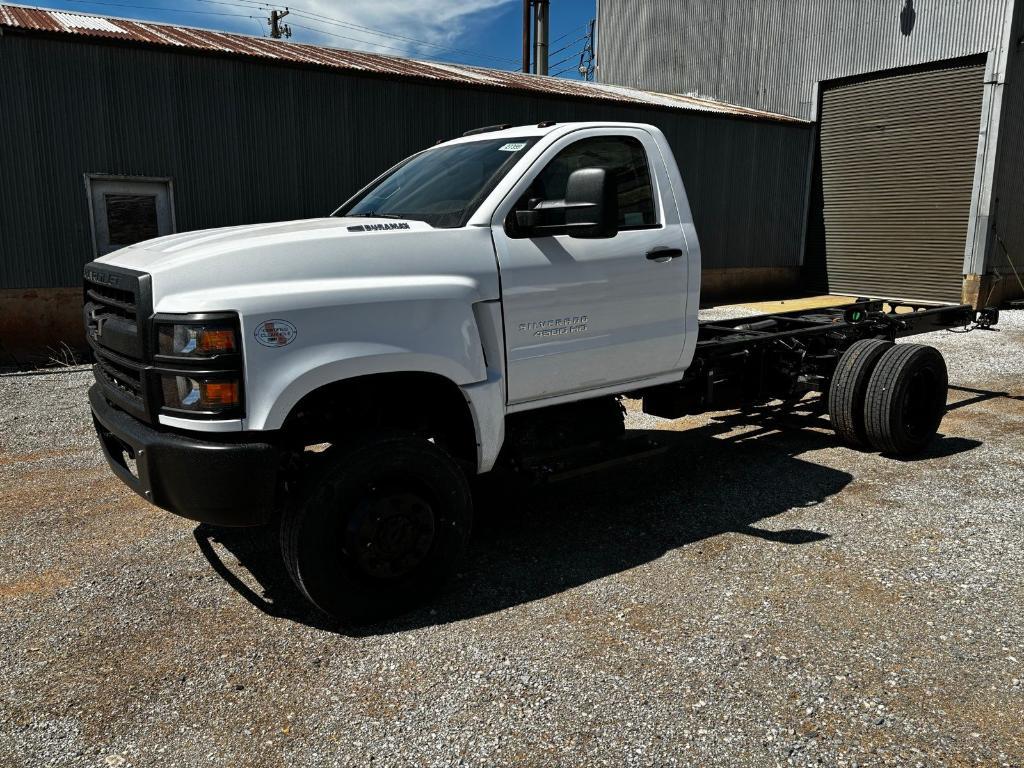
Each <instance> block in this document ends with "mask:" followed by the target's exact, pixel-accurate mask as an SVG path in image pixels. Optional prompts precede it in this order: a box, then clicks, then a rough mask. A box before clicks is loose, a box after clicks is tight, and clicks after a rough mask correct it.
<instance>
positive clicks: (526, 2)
mask: <svg viewBox="0 0 1024 768" xmlns="http://www.w3.org/2000/svg"><path fill="white" fill-rule="evenodd" d="M532 9H533V0H523V72H526V73H527V74H529V72H530V20H531V10H532Z"/></svg>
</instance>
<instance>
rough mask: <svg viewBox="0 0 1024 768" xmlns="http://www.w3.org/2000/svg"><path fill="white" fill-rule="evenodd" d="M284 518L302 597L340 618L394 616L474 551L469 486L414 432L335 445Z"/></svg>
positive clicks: (287, 551)
mask: <svg viewBox="0 0 1024 768" xmlns="http://www.w3.org/2000/svg"><path fill="white" fill-rule="evenodd" d="M331 451H332V453H333V455H331V456H329V457H326V458H325V466H324V467H323V469H322V471H321V472H320V473H319V475H318V479H317V480H316V482H315V483H314V484H313V485H312V487H310V488H309V489H307V492H306V496H305V498H304V499H303V500H302V501H301V502H300V503H299V504H297V505H295V507H294V508H293V509H291V510H289V511H288V512H286V513H285V514H284V515H283V517H282V520H281V552H282V555H283V557H284V561H285V565H286V567H287V569H288V573H289V574H290V575H291V577H292V580H293V581H294V582H295V585H296V586H297V587H298V588H299V590H300V591H301V592H302V594H303V595H304V596H305V597H306V598H307V599H308V600H309V601H310V602H311V603H313V605H315V606H317V607H318V608H319V609H320V610H322V611H324V612H325V613H328V614H330V615H332V616H334V617H335V618H339V619H342V620H348V621H356V622H364V621H371V620H375V619H380V618H385V617H387V616H389V615H393V614H394V613H396V612H398V611H401V610H403V609H406V608H409V607H411V606H412V605H414V604H415V603H416V602H417V601H419V600H421V599H423V598H424V597H426V596H427V595H428V594H429V593H430V592H431V591H432V590H433V589H435V588H436V587H437V586H438V585H439V584H440V582H441V581H443V579H444V578H445V577H446V576H447V575H448V574H449V573H450V572H451V571H452V569H453V568H454V567H455V565H456V564H457V563H458V561H459V559H460V558H461V556H462V554H463V553H464V551H465V548H466V543H467V541H468V538H469V532H470V527H471V524H472V501H471V498H470V493H469V485H468V483H467V480H466V477H465V475H464V473H463V472H462V470H461V469H460V468H459V466H458V464H457V463H456V462H455V460H454V459H453V458H452V457H451V456H449V455H448V454H447V453H446V452H445V451H444V450H443V449H441V448H440V447H438V446H437V445H435V444H433V443H431V442H430V441H428V440H426V439H424V438H419V437H415V436H411V435H401V434H396V435H387V436H381V437H375V438H370V439H368V440H364V441H360V442H358V443H356V444H352V445H350V446H348V447H346V448H340V449H331Z"/></svg>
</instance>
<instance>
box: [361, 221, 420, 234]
mask: <svg viewBox="0 0 1024 768" xmlns="http://www.w3.org/2000/svg"><path fill="white" fill-rule="evenodd" d="M392 229H412V227H410V226H409V222H407V221H389V222H387V223H386V224H353V225H352V226H351V227H349V228H348V231H349V232H387V231H389V230H392Z"/></svg>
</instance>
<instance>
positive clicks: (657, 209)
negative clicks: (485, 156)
mask: <svg viewBox="0 0 1024 768" xmlns="http://www.w3.org/2000/svg"><path fill="white" fill-rule="evenodd" d="M584 131H585V132H586V133H589V134H590V135H583V136H577V135H575V132H574V133H570V134H567V135H566V136H564V137H562V140H559V141H558V142H556V143H555V144H553V145H552V146H551V147H548V148H547V149H546V150H545V156H542V157H541V158H540V160H541V162H540V163H539V164H538V168H537V170H535V171H533V170H532V169H531V172H529V173H527V174H526V175H525V176H524V177H523V178H522V179H520V180H519V182H518V183H517V184H516V189H518V188H520V187H522V191H520V192H519V194H515V189H513V191H512V193H511V194H510V197H511V199H512V203H511V206H510V207H509V209H508V212H507V213H506V214H505V215H504V216H503V217H502V218H501V221H502V228H503V229H504V231H505V235H506V237H509V238H511V239H515V240H523V239H528V238H529V237H530V236H529V235H526V234H523V233H520V232H519V231H518V228H517V226H516V223H515V213H516V211H519V210H524V209H522V208H520V206H519V203H520V202H521V201H522V200H523V197H524V196H525V195H526V193H527V192H528V191H529V189H530V187H531V186H532V185H533V183H534V182H535V181H536V180H537V178H538V177H539V176H540V175H541V174H542V173H544V171H546V170H547V168H548V166H550V165H551V163H552V162H554V160H555V159H556V158H557V157H558V156H559V155H561V154H562V153H563V152H565V151H566V150H567V149H570V148H571V147H574V146H576V145H577V144H580V143H582V142H585V141H593V140H595V139H598V140H600V139H604V140H607V139H618V140H620V141H624V142H627V143H630V142H635V143H636V144H637V145H638V146H639V147H640V151H641V152H642V153H643V156H644V162H645V164H646V168H647V183H648V186H649V188H650V190H651V200H652V202H653V203H654V222H653V223H651V224H630V225H625V226H620V227H619V228H618V232H617V233H616V236H618V233H621V232H634V231H642V230H649V229H661V228H663V227H664V226H665V211H664V208H663V205H662V200H661V194H660V185H659V183H658V173H657V170H656V169H655V168H654V164H655V162H656V158H657V157H659V155H655V159H652V153H651V151H650V149H649V147H648V146H647V143H646V142H645V141H644V139H643V138H641V136H639V135H636V133H635V132H632V131H630V132H617V133H603V132H593V133H590V131H587V130H586V129H584ZM646 135H648V136H649V134H646ZM564 139H569V140H568V141H565V142H564V143H563V140H564ZM499 210H500V207H499ZM567 234H568V230H566V231H561V230H556V231H551V232H546V233H544V234H543V235H534V237H561V236H565V235H567Z"/></svg>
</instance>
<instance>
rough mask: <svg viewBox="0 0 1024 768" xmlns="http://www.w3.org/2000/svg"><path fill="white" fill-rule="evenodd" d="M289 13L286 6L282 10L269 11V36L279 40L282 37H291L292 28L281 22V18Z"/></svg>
mask: <svg viewBox="0 0 1024 768" xmlns="http://www.w3.org/2000/svg"><path fill="white" fill-rule="evenodd" d="M289 13H290V11H289V10H288V8H287V7H285V9H284V10H283V11H271V12H270V16H269V18H267V23H268V24H269V25H270V36H271V37H272V38H274V39H275V40H280V39H281V38H282V37H291V36H292V28H291V27H289V26H288V25H287V24H282V23H281V19H283V18H284V17H285V16H287V15H288V14H289Z"/></svg>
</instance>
